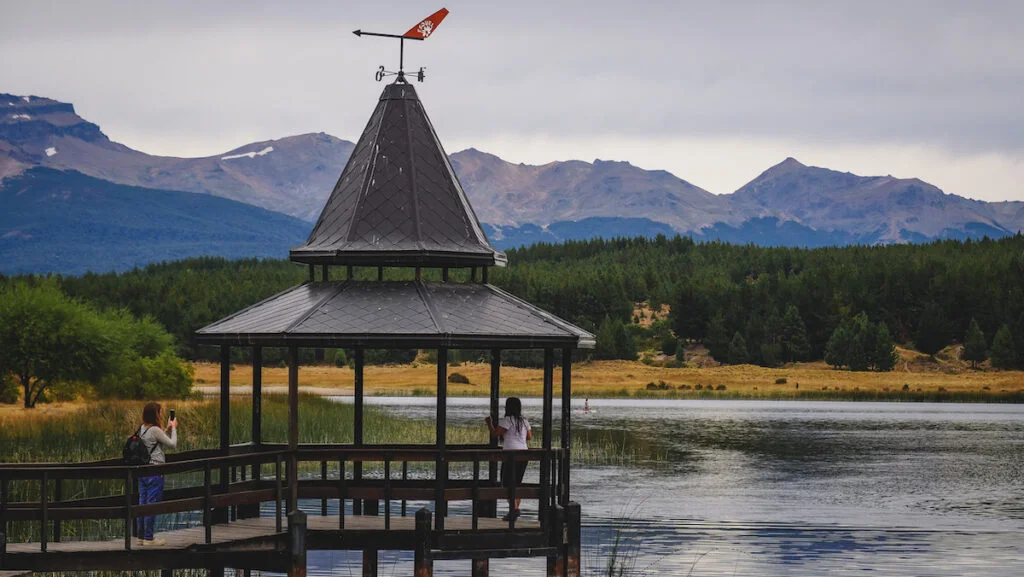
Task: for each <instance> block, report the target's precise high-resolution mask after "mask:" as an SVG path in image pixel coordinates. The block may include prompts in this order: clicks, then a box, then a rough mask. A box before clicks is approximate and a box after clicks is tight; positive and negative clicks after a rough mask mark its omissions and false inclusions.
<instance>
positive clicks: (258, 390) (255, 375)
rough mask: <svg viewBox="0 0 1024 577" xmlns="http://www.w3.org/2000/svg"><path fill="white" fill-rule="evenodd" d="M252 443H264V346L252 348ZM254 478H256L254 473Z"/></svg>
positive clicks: (258, 446) (259, 444)
mask: <svg viewBox="0 0 1024 577" xmlns="http://www.w3.org/2000/svg"><path fill="white" fill-rule="evenodd" d="M252 444H253V446H254V447H255V448H256V450H257V451H258V450H260V446H261V445H262V444H263V347H261V346H255V347H253V348H252ZM253 478H256V476H255V475H253Z"/></svg>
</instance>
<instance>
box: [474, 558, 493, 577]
mask: <svg viewBox="0 0 1024 577" xmlns="http://www.w3.org/2000/svg"><path fill="white" fill-rule="evenodd" d="M490 574H491V560H490V559H473V569H472V572H471V573H470V575H472V577H487V576H488V575H490Z"/></svg>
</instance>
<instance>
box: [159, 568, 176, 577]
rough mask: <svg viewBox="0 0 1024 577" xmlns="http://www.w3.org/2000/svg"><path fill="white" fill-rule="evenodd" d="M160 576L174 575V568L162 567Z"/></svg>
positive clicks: (172, 576) (171, 576) (168, 576)
mask: <svg viewBox="0 0 1024 577" xmlns="http://www.w3.org/2000/svg"><path fill="white" fill-rule="evenodd" d="M160 577H174V569H161V570H160Z"/></svg>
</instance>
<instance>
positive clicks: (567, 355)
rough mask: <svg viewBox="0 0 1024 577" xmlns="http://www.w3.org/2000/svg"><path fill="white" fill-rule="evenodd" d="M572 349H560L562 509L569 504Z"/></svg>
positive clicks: (560, 498)
mask: <svg viewBox="0 0 1024 577" xmlns="http://www.w3.org/2000/svg"><path fill="white" fill-rule="evenodd" d="M571 415H572V349H570V348H568V347H566V348H564V349H562V449H563V452H564V455H562V494H561V495H559V504H560V505H562V506H563V507H564V506H565V505H566V504H567V503H568V502H569V472H570V470H571V469H572V467H571V461H572V460H571V458H570V457H571V454H570V451H569V449H570V448H571V447H572V416H571Z"/></svg>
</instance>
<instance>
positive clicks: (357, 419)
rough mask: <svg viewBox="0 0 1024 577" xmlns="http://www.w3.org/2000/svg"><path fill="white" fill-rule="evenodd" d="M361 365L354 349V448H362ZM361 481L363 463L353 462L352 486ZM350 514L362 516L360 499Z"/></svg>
mask: <svg viewBox="0 0 1024 577" xmlns="http://www.w3.org/2000/svg"><path fill="white" fill-rule="evenodd" d="M363 363H364V355H363V349H362V348H357V349H356V359H355V378H354V381H355V382H354V388H355V391H354V398H353V399H352V402H353V405H354V407H353V410H352V412H353V418H352V423H353V426H352V444H353V445H354V446H355V447H362V446H363ZM362 479H363V462H362V461H353V462H352V482H353V484H354V485H356V486H359V485H360V484H361V482H362ZM352 514H353V515H362V514H363V501H362V499H353V500H352Z"/></svg>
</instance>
